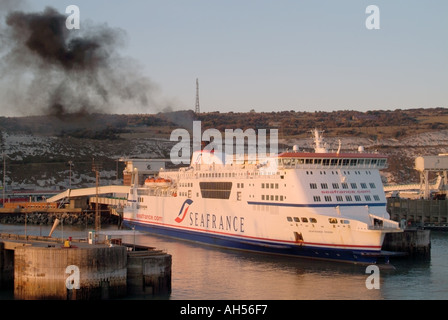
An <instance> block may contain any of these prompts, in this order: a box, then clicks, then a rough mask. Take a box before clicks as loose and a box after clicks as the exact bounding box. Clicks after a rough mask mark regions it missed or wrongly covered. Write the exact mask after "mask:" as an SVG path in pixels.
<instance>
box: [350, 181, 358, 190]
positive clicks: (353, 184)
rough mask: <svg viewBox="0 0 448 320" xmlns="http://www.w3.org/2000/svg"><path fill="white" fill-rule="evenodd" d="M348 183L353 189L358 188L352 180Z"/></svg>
mask: <svg viewBox="0 0 448 320" xmlns="http://www.w3.org/2000/svg"><path fill="white" fill-rule="evenodd" d="M350 185H351V186H352V188H353V189H357V188H358V186H357V185H356V183H354V182H352V183H350Z"/></svg>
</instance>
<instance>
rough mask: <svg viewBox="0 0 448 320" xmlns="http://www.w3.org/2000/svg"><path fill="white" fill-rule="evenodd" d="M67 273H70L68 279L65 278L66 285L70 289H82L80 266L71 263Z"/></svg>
mask: <svg viewBox="0 0 448 320" xmlns="http://www.w3.org/2000/svg"><path fill="white" fill-rule="evenodd" d="M65 273H66V274H67V273H68V274H69V276H68V277H67V279H65V287H66V288H67V289H68V290H73V289H80V288H81V285H80V272H79V267H78V266H75V265H69V266H67V268H65Z"/></svg>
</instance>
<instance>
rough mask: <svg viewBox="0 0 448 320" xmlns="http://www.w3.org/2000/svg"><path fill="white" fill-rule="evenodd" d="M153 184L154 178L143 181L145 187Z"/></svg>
mask: <svg viewBox="0 0 448 320" xmlns="http://www.w3.org/2000/svg"><path fill="white" fill-rule="evenodd" d="M154 182H155V179H154V178H146V180H145V185H146V186H151V185H153V184H154Z"/></svg>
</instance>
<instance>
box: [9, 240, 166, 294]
mask: <svg viewBox="0 0 448 320" xmlns="http://www.w3.org/2000/svg"><path fill="white" fill-rule="evenodd" d="M103 238H104V239H105V240H104V241H97V240H94V238H89V240H87V239H77V240H76V239H75V240H74V239H60V238H59V239H57V238H56V239H55V238H51V237H45V236H25V235H15V234H0V285H1V286H2V287H7V288H11V289H13V290H14V299H17V300H40V299H54V300H87V299H97V300H99V299H101V300H103V299H114V298H122V297H125V296H126V295H133V296H135V295H140V294H145V295H149V294H163V293H166V294H169V293H170V292H171V255H169V254H167V253H166V252H163V251H161V250H156V249H155V248H148V247H138V248H135V246H131V245H126V244H122V243H121V239H119V238H118V239H112V238H111V237H108V236H105V237H103Z"/></svg>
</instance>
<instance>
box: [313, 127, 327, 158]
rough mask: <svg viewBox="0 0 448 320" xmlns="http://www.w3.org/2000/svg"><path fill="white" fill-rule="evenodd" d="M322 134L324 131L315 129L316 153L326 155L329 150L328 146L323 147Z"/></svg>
mask: <svg viewBox="0 0 448 320" xmlns="http://www.w3.org/2000/svg"><path fill="white" fill-rule="evenodd" d="M321 133H323V131H319V130H317V128H315V129H314V144H315V147H314V152H316V153H326V152H327V148H326V146H321V143H322V135H321Z"/></svg>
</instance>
